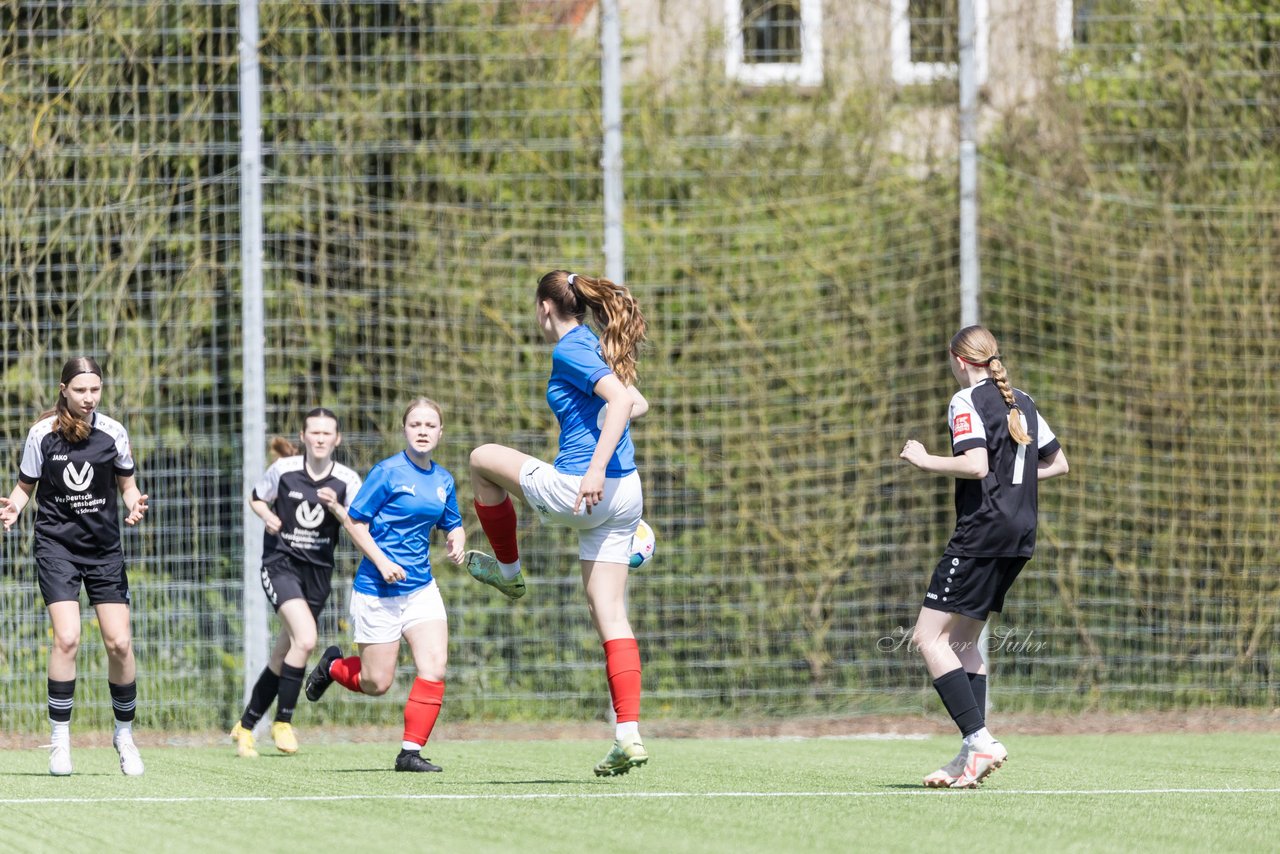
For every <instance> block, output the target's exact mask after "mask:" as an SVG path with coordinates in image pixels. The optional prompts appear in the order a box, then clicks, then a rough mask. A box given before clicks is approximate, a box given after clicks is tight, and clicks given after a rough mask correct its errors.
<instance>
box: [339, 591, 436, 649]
mask: <svg viewBox="0 0 1280 854" xmlns="http://www.w3.org/2000/svg"><path fill="white" fill-rule="evenodd" d="M350 610H351V630H352V635H353V636H354V638H355V642H356V643H394V642H396V641H398V640H400V638H401V637H402V636H403V635H404V633H405V632H406V631H408V630H409V628H410V627H412V626H416V625H417V624H418V623H427V622H430V621H431V620H443V621H445V622H448V617H447V616H446V615H445V612H444V599H443V598H442V597H441V596H440V587H439V586H438V585H437V584H436V582H435V579H432V580H431V583H430V584H428V585H427V586H426V587H419V588H418V589H417V590H415V591H413V592H412V593H406V594H405V595H403V596H372V595H370V594H368V593H361V592H360V591H359V590H352V591H351V609H350Z"/></svg>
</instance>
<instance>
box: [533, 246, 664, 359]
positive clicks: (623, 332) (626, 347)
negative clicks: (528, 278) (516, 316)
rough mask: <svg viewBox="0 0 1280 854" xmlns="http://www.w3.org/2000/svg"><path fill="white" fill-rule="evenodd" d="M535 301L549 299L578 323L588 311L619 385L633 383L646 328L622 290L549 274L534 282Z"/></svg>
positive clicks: (584, 278) (633, 302)
mask: <svg viewBox="0 0 1280 854" xmlns="http://www.w3.org/2000/svg"><path fill="white" fill-rule="evenodd" d="M537 298H538V299H539V300H544V299H549V300H551V301H552V302H553V303H554V304H555V306H556V308H557V309H558V310H559V311H560V313H561V314H563V315H564V316H566V317H576V318H578V319H579V320H582V318H583V317H584V316H585V315H586V312H587V309H590V310H591V315H592V317H593V318H594V320H595V322H596V325H597V326H598V327H599V328H600V350H601V352H602V353H603V355H604V360H605V362H606V363H607V364H608V365H609V368H610V369H611V370H612V371H613V373H614V374H615V375H616V376H617V377H618V379H619V380H621V381H622V384H623V385H632V384H633V383H635V381H636V361H637V359H638V358H639V355H640V343H641V342H642V341H644V340H645V337H644V336H645V332H646V330H647V329H648V324H647V323H646V322H645V319H644V314H643V313H642V312H641V311H640V304H639V303H638V302H636V298H635V297H634V296H632V294H631V291H630V290H628V289H627V288H626V287H625V286H623V285H619V284H616V283H614V282H611V281H609V280H608V279H604V278H599V279H595V278H592V277H591V276H583V275H580V274H578V273H567V272H565V271H564V270H553V271H551V272H550V273H547V274H546V275H544V276H543V277H542V278H541V279H540V280H539V281H538V295H537Z"/></svg>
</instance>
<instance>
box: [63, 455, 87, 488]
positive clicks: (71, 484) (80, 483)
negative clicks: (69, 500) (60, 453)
mask: <svg viewBox="0 0 1280 854" xmlns="http://www.w3.org/2000/svg"><path fill="white" fill-rule="evenodd" d="M62 482H63V483H65V484H66V485H67V489H70V490H72V491H73V492H84V491H85V490H86V489H88V488H89V484H91V483H93V468H92V467H91V466H90V465H89V461H88V460H85V462H84V466H83V467H82V468H81V469H80V471H76V464H75V463H67V467H66V468H64V469H63V470H62Z"/></svg>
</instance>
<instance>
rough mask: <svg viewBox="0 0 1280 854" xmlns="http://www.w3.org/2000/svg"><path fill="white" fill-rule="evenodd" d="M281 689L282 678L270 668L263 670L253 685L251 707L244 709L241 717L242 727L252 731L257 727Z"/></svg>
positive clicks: (250, 698) (250, 695)
mask: <svg viewBox="0 0 1280 854" xmlns="http://www.w3.org/2000/svg"><path fill="white" fill-rule="evenodd" d="M279 687H280V677H279V676H277V675H276V674H275V673H274V672H272V670H271V668H270V667H264V668H262V675H261V676H259V677H258V681H257V682H255V683H254V684H253V691H251V692H250V693H249V705H247V706H245V707H244V714H243V715H241V716H240V726H242V727H244V728H245V729H250V730H251V729H253V728H254V727H255V726H257V724H258V721H260V720H262V716H263V715H265V714H266V713H267V709H269V708H271V704H272V703H274V702H275V699H276V692H277V690H279Z"/></svg>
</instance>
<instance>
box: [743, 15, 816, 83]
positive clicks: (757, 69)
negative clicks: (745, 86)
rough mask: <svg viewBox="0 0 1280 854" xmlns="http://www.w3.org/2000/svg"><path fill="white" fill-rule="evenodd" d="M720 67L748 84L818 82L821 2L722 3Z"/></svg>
mask: <svg viewBox="0 0 1280 854" xmlns="http://www.w3.org/2000/svg"><path fill="white" fill-rule="evenodd" d="M725 67H726V71H727V72H728V74H729V77H730V78H731V79H733V80H738V81H741V82H743V83H749V84H751V85H757V86H762V85H767V84H771V83H795V84H799V85H802V86H816V85H818V84H819V83H821V82H822V0H725Z"/></svg>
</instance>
